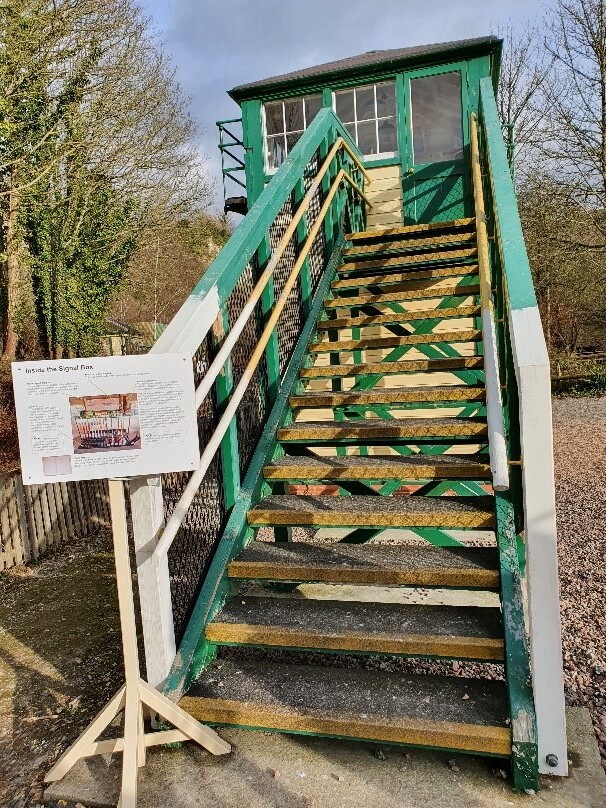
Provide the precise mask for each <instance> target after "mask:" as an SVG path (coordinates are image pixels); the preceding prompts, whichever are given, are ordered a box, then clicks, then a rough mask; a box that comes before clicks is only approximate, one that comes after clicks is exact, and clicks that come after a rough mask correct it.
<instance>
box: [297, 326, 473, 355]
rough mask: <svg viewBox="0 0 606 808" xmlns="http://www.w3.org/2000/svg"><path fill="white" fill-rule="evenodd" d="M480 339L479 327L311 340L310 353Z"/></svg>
mask: <svg viewBox="0 0 606 808" xmlns="http://www.w3.org/2000/svg"><path fill="white" fill-rule="evenodd" d="M481 339H482V332H481V331H480V330H479V329H461V330H460V331H437V332H432V333H431V334H410V335H408V336H406V337H396V336H393V337H366V338H363V339H348V340H341V341H338V342H328V340H326V341H320V342H312V344H311V345H310V346H309V350H310V351H311V352H312V353H335V352H337V351H365V350H368V349H369V348H379V349H381V348H398V347H399V346H400V345H434V344H436V343H439V342H477V341H478V340H481Z"/></svg>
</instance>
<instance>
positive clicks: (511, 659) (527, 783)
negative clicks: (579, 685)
mask: <svg viewBox="0 0 606 808" xmlns="http://www.w3.org/2000/svg"><path fill="white" fill-rule="evenodd" d="M495 505H496V518H497V531H496V532H497V542H498V546H499V560H500V571H501V602H502V609H503V627H504V633H505V675H506V680H507V695H508V699H509V715H510V719H511V730H512V756H511V759H512V776H513V784H514V788H516V789H518V790H520V791H525V790H528V789H532V790H533V791H537V790H538V788H539V774H538V772H539V764H538V753H537V729H536V718H535V712H534V700H533V695H532V677H531V673H530V657H529V652H528V644H527V640H526V627H525V626H526V624H525V618H524V602H523V595H522V576H521V573H520V568H519V564H518V553H517V541H516V527H515V515H514V507H513V503H512V501H511V497H510V496H509V494H508V492H495Z"/></svg>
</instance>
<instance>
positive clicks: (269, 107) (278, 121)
mask: <svg viewBox="0 0 606 808" xmlns="http://www.w3.org/2000/svg"><path fill="white" fill-rule="evenodd" d="M265 129H266V131H267V134H268V135H277V134H278V133H279V132H283V131H284V120H283V118H282V102H281V101H274V102H273V103H271V104H265Z"/></svg>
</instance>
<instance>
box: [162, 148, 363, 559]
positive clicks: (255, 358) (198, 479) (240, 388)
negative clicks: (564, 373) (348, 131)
mask: <svg viewBox="0 0 606 808" xmlns="http://www.w3.org/2000/svg"><path fill="white" fill-rule="evenodd" d="M335 145H337V144H335ZM333 150H334V147H333ZM334 153H335V154H336V151H335V152H334ZM333 157H334V154H333ZM331 159H332V158H331ZM327 161H328V157H327ZM327 161H325V163H324V165H323V167H322V168H323V173H325V171H326V170H327V167H328V166H327ZM318 176H319V175H318ZM322 176H323V174H322ZM317 179H318V177H316V180H317ZM320 180H321V177H320ZM344 181H345V182H347V183H348V184H349V185H351V187H352V188H353V189H354V191H355V192H356V193H357V194H358V195H359V196H360V197H361V198H362V199H364V200H365V201H367V200H366V197H365V195H364V193H363V191H362V190H361V189H360V188H359V187H358V186H357V185H356V183H355V182H354V180H353V179H352V178H351V176H350V175H349V174H348V173H347V172H346V171H345V170H344V169H343V168H341V169H340V170H339V172H338V173H337V176H336V177H335V179H334V180H333V183H332V185H331V186H330V189H329V191H328V193H327V195H326V199H325V200H324V202H323V204H322V207H321V208H320V211H319V213H318V216H317V217H316V221H315V222H314V224H313V226H312V227H311V228H310V230H309V233H308V234H307V239H306V242H305V246H304V247H303V249H302V250H301V252H300V254H299V256H298V257H297V260H296V261H295V263H294V265H293V268H292V270H291V271H290V274H289V276H288V278H287V279H286V282H285V284H284V288H283V289H282V291H281V293H280V296H279V297H278V299H277V300H276V302H275V304H274V307H273V309H272V311H271V315H270V316H269V318H268V320H267V323H266V324H265V328H264V329H263V332H262V333H261V335H260V337H259V341H258V343H257V345H256V346H255V349H254V351H253V353H252V355H251V357H250V359H249V361H248V363H247V365H246V367H245V368H244V371H243V373H242V377H241V378H240V381H239V382H238V384H237V385H236V387H235V388H234V390H233V392H232V394H231V397H230V399H229V403H228V405H227V407H226V408H225V411H224V412H223V415H222V416H221V418H220V419H219V422H218V424H217V426H216V427H215V430H214V432H213V434H212V436H211V438H210V440H209V441H208V443H207V444H206V446H205V448H204V451H203V452H202V455H201V457H200V465H199V466H198V468H197V469H196V470H195V471H194V472H193V474H192V475H191V477H190V478H189V480H188V482H187V485H186V487H185V489H184V491H183V493H182V494H181V496H180V497H179V500H178V502H177V504H176V505H175V508H174V510H173V512H172V514H171V515H170V518H169V520H168V522H167V523H166V526H165V528H164V530H163V532H162V535H161V537H160V540H159V541H158V544H157V545H156V547H155V549H154V552H153V555H152V558H153V559H154V561H155V563H157V564H160V563H161V562H162V560H163V559H164V558H165V557H166V555H167V553H168V551H169V549H170V546H171V544H172V543H173V541H174V539H175V537H176V535H177V532H178V530H179V528H180V526H181V524H182V523H183V520H184V519H185V516H186V514H187V511H188V509H189V506H190V505H191V503H192V502H193V499H194V497H195V495H196V492H197V491H198V488H199V487H200V484H201V483H202V480H203V479H204V476H205V474H206V472H207V471H208V468H209V466H210V464H211V463H212V461H213V458H214V456H215V454H216V453H217V451H218V449H219V447H220V446H221V441H222V439H223V437H224V435H225V434H226V432H227V430H228V429H229V425H230V423H231V421H232V419H233V418H234V416H235V414H236V411H237V409H238V406H239V404H240V402H241V401H242V399H243V398H244V396H245V394H246V390H247V388H248V385H249V384H250V382H251V380H252V378H253V376H254V374H255V371H256V369H257V367H258V366H259V363H260V362H261V359H262V358H263V352H264V350H265V348H266V346H267V344H268V342H269V340H270V338H271V335H272V334H273V331H274V328H275V326H276V324H277V322H278V320H279V318H280V314H281V313H282V310H283V309H284V307H285V306H286V303H287V300H288V296H289V295H290V292H291V291H292V288H293V286H294V285H295V283H296V281H297V278H298V277H299V274H300V272H301V268H302V267H303V264H304V263H305V260H306V258H307V256H308V254H309V252H310V250H311V247H312V245H313V242H314V239H315V237H316V236H317V234H318V232H319V230H320V228H321V227H322V226H323V224H324V219H325V217H326V214H327V212H328V210H329V208H330V206H331V204H332V200H333V199H334V197H335V194H336V193H337V191H338V190H339V188H340V186H341V183H342V182H344ZM310 190H311V189H310ZM308 193H309V192H308ZM308 204H309V202H308V203H307V205H308ZM301 207H303V203H302V204H301V206H300V208H299V211H300V210H301ZM304 210H306V207H305V209H304ZM299 211H297V213H299ZM303 212H304V211H303ZM302 215H303V213H301V216H302ZM300 218H301V217H300V216H299V219H298V220H297V221H299V220H300ZM293 221H294V220H293ZM292 224H293V223H292V222H291V225H290V226H289V228H288V229H287V232H286V234H285V236H284V237H283V239H282V241H281V242H280V245H282V243H283V242H284V239H285V238H286V235H287V234H288V230H289V229H290V227H292ZM295 227H296V225H295ZM293 232H294V228H293V231H292V232H291V235H290V237H289V238H288V239H287V240H286V242H285V243H284V245H283V247H282V251H281V252H280V255H281V254H282V252H283V251H284V249H285V248H286V245H287V244H288V241H290V238H291V237H292V234H293ZM277 260H279V258H278V259H277ZM276 263H277V262H276ZM272 271H273V270H272ZM266 272H267V270H266ZM264 274H265V273H264ZM270 274H271V273H270ZM255 290H256V287H255ZM261 291H262V289H261ZM260 294H261V292H259V293H258V296H259V297H260ZM251 298H252V295H251ZM250 303H251V301H250V300H249V301H248V302H247V304H246V306H245V308H244V309H243V311H242V314H241V315H240V317H239V318H238V321H239V320H240V319H241V317H242V315H243V314H244V313H245V312H249V314H248V316H247V318H246V319H247V320H248V317H249V316H250V313H251V312H252V311H253V310H254V306H255V304H256V299H255V301H254V302H253V303H252V308H251V306H250V305H249V304H250ZM233 330H234V329H231V330H230V335H231V333H232V332H233ZM225 344H227V340H226V343H225ZM229 344H230V346H231V347H233V339H231V338H230V343H229ZM224 347H225V345H224V346H222V349H221V352H220V354H218V355H217V358H216V359H215V361H214V362H213V364H212V365H211V368H209V371H208V372H207V374H206V376H205V379H204V381H203V383H202V384H201V385H200V387H199V388H198V391H200V390H201V389H202V388H203V389H205V390H206V391H207V393H208V391H209V390H210V387H211V386H212V383H214V381H215V380H216V377H217V375H218V373H219V372H220V371H221V369H222V367H223V364H224V363H225V360H226V359H227V357H228V356H229V353H230V351H231V347H230V348H229V350H227V351H224V350H223V348H224ZM219 356H222V357H223V358H222V362H221V363H220V365H219V363H218V362H217V360H218V359H219ZM211 370H212V371H213V372H212V374H211ZM207 377H211V378H210V383H209V384H204V382H205V381H206V378H207ZM198 391H196V400H197V401H198ZM207 393H206V394H207ZM200 403H201V401H200ZM198 406H199V404H198Z"/></svg>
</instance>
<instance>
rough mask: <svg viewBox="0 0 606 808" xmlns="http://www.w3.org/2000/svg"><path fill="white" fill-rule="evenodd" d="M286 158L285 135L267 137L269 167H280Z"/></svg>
mask: <svg viewBox="0 0 606 808" xmlns="http://www.w3.org/2000/svg"><path fill="white" fill-rule="evenodd" d="M285 159H286V143H285V138H284V135H274V136H272V137H268V138H267V167H268V168H279V167H280V166H281V165H282V163H283V162H284V160H285Z"/></svg>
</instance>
